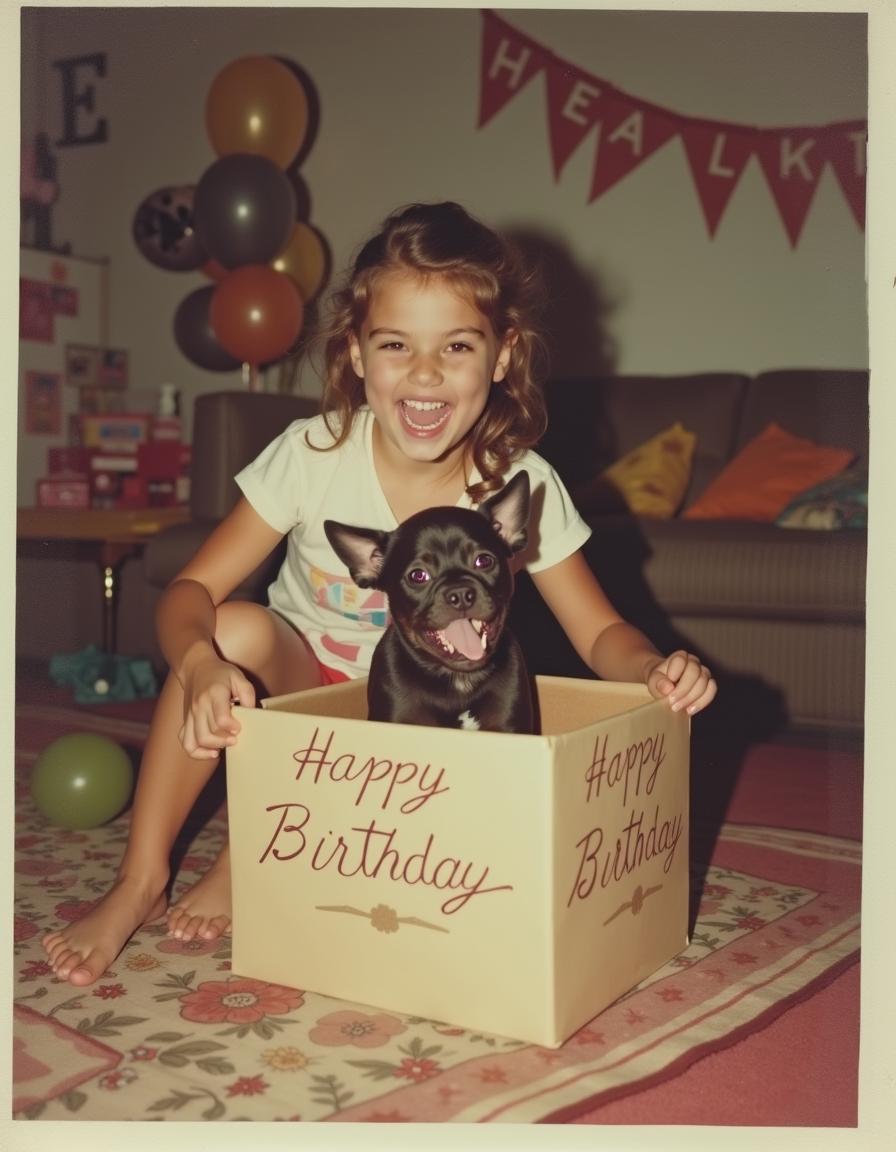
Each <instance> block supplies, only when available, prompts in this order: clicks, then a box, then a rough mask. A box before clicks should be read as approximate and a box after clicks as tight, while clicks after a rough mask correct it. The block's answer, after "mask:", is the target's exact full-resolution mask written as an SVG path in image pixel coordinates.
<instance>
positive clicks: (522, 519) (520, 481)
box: [479, 472, 529, 552]
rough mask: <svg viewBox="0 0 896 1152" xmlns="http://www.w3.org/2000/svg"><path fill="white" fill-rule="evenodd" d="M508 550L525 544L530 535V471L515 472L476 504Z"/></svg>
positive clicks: (522, 546)
mask: <svg viewBox="0 0 896 1152" xmlns="http://www.w3.org/2000/svg"><path fill="white" fill-rule="evenodd" d="M479 511H480V512H481V513H482V514H483V516H485V517H487V519H488V520H489V521H490V522H491V524H492V526H493V527H494V529H495V531H496V532H497V533H498V535H499V536H500V537H501V539H502V540H503V541H504V543H505V544H506V545H507V547H508V548H509V549H510V551H511V552H519V551H520V549H521V548H525V547H526V542H527V541H528V539H529V528H528V525H529V473H528V472H517V474H516V476H514V477H513V479H512V480H509V481H508V482H507V484H505V485H504V487H503V488H502V489H501V491H500V492H496V493H495V495H494V496H490V497H489V498H488V500H483V502H482V503H481V504H480V505H479Z"/></svg>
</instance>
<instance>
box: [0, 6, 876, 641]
mask: <svg viewBox="0 0 896 1152" xmlns="http://www.w3.org/2000/svg"><path fill="white" fill-rule="evenodd" d="M502 15H503V16H504V18H505V19H507V20H508V21H509V22H511V23H512V24H513V25H514V26H516V27H517V28H518V29H519V30H520V31H522V32H524V33H527V34H528V35H530V36H531V37H533V38H534V39H535V40H536V41H538V42H539V43H540V44H542V45H543V46H544V47H545V48H548V49H550V50H551V51H552V52H554V53H555V55H557V56H559V57H560V58H562V59H564V60H567V61H569V62H570V63H573V64H575V65H576V66H578V67H579V68H580V69H582V70H583V71H585V72H587V73H589V74H591V75H594V76H599V77H601V78H603V79H605V80H607V81H609V82H610V83H612V84H614V85H616V86H617V87H619V88H621V89H623V90H624V91H626V92H628V93H629V94H631V95H632V96H635V97H638V98H640V99H644V100H648V101H651V102H654V103H656V104H659V105H661V106H663V107H666V108H669V109H671V110H674V111H678V112H680V113H683V114H685V115H691V116H700V117H708V118H713V119H719V120H727V121H731V122H734V123H742V124H755V125H758V126H762V127H773V126H780V125H819V124H824V123H827V122H830V121H838V120H851V119H861V118H863V117H865V115H866V32H865V18H864V17H863V16H861V15H856V14H852V15H850V14H814V13H777V14H775V13H766V14H755V13H754V14H746V13H739V14H731V13H675V12H652V13H651V12H632V11H629V12H619V11H615V12H614V11H553V10H548V9H541V10H521V11H518V12H515V11H510V10H502ZM23 30H24V42H23V55H22V83H23V133H24V134H25V135H30V134H32V133H33V132H34V131H36V130H38V129H39V128H41V127H45V128H46V129H47V130H48V131H49V132H50V134H51V138H52V139H54V140H55V139H56V138H57V137H58V136H59V135H60V130H61V118H60V83H59V74H58V71H57V70H56V69H55V68H54V67H53V66H52V62H53V61H55V60H59V59H66V58H72V57H76V56H79V55H84V54H90V53H95V52H104V53H105V54H106V56H107V64H108V73H107V76H106V78H105V79H104V80H96V82H95V86H96V108H95V114H96V115H97V116H102V117H104V118H105V119H106V120H107V122H108V128H109V139H108V142H107V143H105V144H102V145H87V146H82V147H72V148H62V149H58V150H57V151H56V156H57V161H58V174H59V178H60V182H61V186H62V193H61V197H60V199H59V201H58V203H57V206H56V209H55V214H54V233H55V237H56V239H57V240H59V241H63V240H66V241H70V242H71V243H72V245H73V249H74V251H75V252H76V253H79V254H84V255H89V256H108V257H109V259H110V261H111V288H112V291H111V300H110V317H109V343H110V344H111V345H113V346H117V347H124V348H127V349H129V351H130V356H131V375H132V384H133V387H134V388H135V389H136V390H140V391H142V392H143V393H144V395H145V394H146V392H147V390H151V389H154V388H156V387H157V386H158V384H159V383H161V382H162V381H174V382H175V383H176V384H177V385H178V386H179V387H180V388H181V389H182V392H183V396H184V400H185V403H184V415H185V418H186V421H187V426H188V429H189V421H190V415H191V399H192V397H193V396H194V395H195V394H197V393H199V392H202V391H208V390H212V389H217V388H220V387H222V386H226V387H239V386H240V381H239V379H238V377H237V376H236V375H227V376H223V377H222V376H219V375H216V374H211V373H207V372H203V371H201V370H199V369H197V368H194V367H193V366H192V365H191V364H189V363H188V361H186V360H185V358H184V357H183V356H182V355H181V354H180V352H179V351H178V349H177V347H176V345H175V343H174V339H173V336H172V331H171V322H172V318H173V315H174V311H175V309H176V307H177V304H178V303H179V301H180V300H181V299H182V298H183V296H185V295H186V294H187V293H188V292H190V291H191V290H192V289H193V288H195V287H199V286H201V285H203V284H205V283H207V282H208V281H206V280H205V279H204V278H203V277H202V276H201V274H199V273H188V274H175V273H170V272H164V271H161V270H160V269H158V268H155V267H154V266H152V265H151V264H149V263H148V262H147V261H146V260H145V259H144V258H143V257H142V256H141V255H140V254H139V252H138V251H137V249H136V247H135V245H134V243H133V241H132V239H131V224H132V220H133V216H134V212H135V210H136V208H137V206H138V204H139V203H140V201H141V200H142V199H143V198H144V197H145V196H146V195H147V194H148V193H149V192H151V191H152V190H154V189H156V188H158V187H161V186H163V185H167V184H172V185H173V184H181V183H195V182H196V181H197V180H198V179H199V177H200V176H201V174H202V172H203V171H204V170H205V168H206V167H207V166H208V165H209V164H210V163H211V162H212V161H213V160H214V159H215V156H214V153H213V151H212V149H211V146H210V144H209V143H208V139H207V137H206V134H205V128H204V122H203V116H204V103H205V97H206V94H207V92H208V89H209V86H210V84H211V82H212V80H213V79H214V77H215V75H216V74H217V73H218V71H219V70H220V69H221V68H222V67H223V66H224V65H225V64H227V63H229V62H230V61H231V60H233V59H235V58H237V57H239V56H242V55H246V54H250V53H269V54H274V55H281V56H284V57H286V58H288V59H290V60H292V61H294V62H295V63H296V64H298V65H300V66H301V67H302V68H303V69H304V70H305V71H306V72H307V73H308V74H309V75H310V76H311V78H312V80H313V82H314V84H315V86H316V89H317V96H318V99H319V103H320V110H321V116H320V126H319V132H318V136H317V139H316V142H315V144H314V147H313V149H312V151H311V153H310V155H309V156H308V158H307V160H306V161H305V163H304V165H303V168H302V175H303V177H304V180H305V182H306V184H307V186H308V189H309V192H310V198H311V216H310V219H311V222H312V223H313V224H314V225H315V226H316V227H317V228H319V229H320V230H321V231H322V233H323V234H324V236H325V237H326V238H327V241H328V243H329V245H330V247H331V249H332V255H333V264H334V267H335V268H336V269H337V270H340V269H342V268H344V267H345V266H346V265H347V263H348V262H349V260H350V258H351V256H352V253H353V252H354V250H355V248H356V247H357V245H358V244H359V243H360V242H361V241H362V240H363V239H365V238H366V236H367V235H368V234H369V233H370V231H371V230H372V229H374V228H375V227H376V225H377V224H378V222H379V221H380V220H381V219H382V217H383V216H384V215H385V214H386V213H388V212H389V211H390V210H391V209H393V208H394V207H396V206H397V205H399V204H401V203H405V202H408V201H411V200H416V199H422V200H430V199H443V198H454V199H459V200H462V201H463V202H465V203H466V204H467V205H468V206H469V207H470V209H471V210H473V211H474V212H475V213H477V214H479V215H481V216H482V217H484V218H485V219H487V220H488V221H490V222H491V223H493V224H495V225H498V226H501V227H506V228H508V229H514V230H517V231H519V232H522V233H526V234H528V235H529V236H530V238H534V239H535V240H537V241H538V243H539V245H540V246H541V248H542V250H543V251H545V252H546V253H548V254H549V255H550V259H551V260H552V261H554V264H555V266H556V267H557V268H561V269H563V270H565V275H566V277H567V281H568V283H569V284H570V285H572V295H571V297H570V303H569V307H568V308H567V309H564V311H563V314H562V315H561V316H560V317H559V318H558V323H559V324H560V325H561V326H562V331H563V337H564V338H563V341H562V343H560V344H559V345H558V346H556V347H555V348H554V361H555V367H556V369H557V371H558V373H564V374H567V373H575V372H582V373H585V372H588V371H593V370H596V369H607V368H609V369H617V370H620V371H625V372H669V373H674V372H688V371H696V370H703V369H706V370H709V369H737V370H743V371H748V372H750V371H758V370H761V369H764V368H771V367H781V366H796V365H801V366H809V365H813V366H834V367H836V366H851V367H864V366H865V365H867V362H868V360H867V356H868V353H867V325H866V300H865V271H864V267H865V241H864V236H863V234H862V232H861V231H860V230H859V228H858V227H857V226H856V224H855V221H854V220H853V218H852V215H851V213H850V211H849V209H848V207H847V205H846V203H845V201H844V199H843V197H842V195H841V193H840V190H839V187H838V186H837V184H836V182H835V180H834V177H833V175H832V174H831V173H830V172H826V173H825V174H824V176H823V178H822V180H821V183H820V186H819V188H818V192H817V195H816V197H815V201H814V203H813V206H812V208H811V210H810V213H809V216H808V219H807V222H806V225H805V228H804V231H803V235H802V238H801V240H800V243H799V246H798V247H797V248H796V250H793V249H792V248H791V247H790V245H789V242H788V240H787V238H786V235H785V233H784V230H783V227H782V225H781V221H780V219H779V217H778V215H777V210H776V208H775V206H774V204H773V201H772V199H771V196H770V193H769V191H768V189H767V187H766V185H765V181H764V178H763V176H762V174H761V172H760V170H759V167H758V164H757V163H756V161H755V160H753V161H751V162H750V164H749V166H748V168H747V170H746V171H745V173H744V176H743V178H742V180H741V182H740V184H739V186H738V188H737V191H736V192H735V194H734V196H733V198H732V200H731V203H730V204H729V207H728V210H727V212H726V215H725V217H724V218H723V220H722V223H721V226H720V228H719V230H718V233H717V235H716V237H715V238H714V239H710V238H709V236H708V233H707V229H706V226H705V224H704V221H703V218H702V213H701V209H700V206H699V203H698V200H697V197H696V194H695V190H694V187H693V183H692V179H691V175H690V172H689V170H688V167H687V164H686V160H685V157H684V153H683V150H682V148H681V146H680V144H679V143H678V142H673V143H672V144H670V145H669V146H667V147H666V148H664V149H663V150H662V151H661V152H658V153H657V154H656V155H654V156H653V157H651V158H650V159H649V160H648V161H647V162H645V163H644V165H643V166H642V167H641V168H640V169H638V170H637V171H636V172H634V173H633V174H631V175H630V176H628V177H627V178H626V179H625V180H624V181H623V182H622V183H620V184H619V185H617V186H616V187H615V188H614V189H612V190H611V191H610V192H608V193H607V194H606V195H605V196H604V197H603V198H601V199H599V200H597V201H596V202H594V203H593V204H590V205H589V204H588V203H587V195H588V184H589V179H590V166H591V156H592V148H591V147H590V146H589V143H588V142H586V143H585V144H583V146H582V148H581V149H580V150H579V151H578V152H577V153H576V154H575V155H574V156H573V157H572V159H571V160H570V162H569V163H568V165H567V167H566V169H565V170H564V172H563V174H562V177H561V179H560V180H559V181H558V182H555V181H554V179H553V176H552V173H551V164H550V155H549V150H548V139H547V116H546V110H545V100H544V80H543V77H537V78H536V79H535V80H534V81H533V82H532V83H531V84H530V85H529V87H528V88H527V89H526V90H525V91H524V92H523V93H521V94H520V95H519V96H518V97H517V98H516V99H515V100H514V101H513V102H512V103H511V104H509V105H508V106H507V107H506V108H505V109H504V110H503V111H502V112H500V113H499V114H498V115H497V116H496V117H495V119H494V120H492V121H491V122H490V123H489V124H488V125H487V126H486V127H485V128H483V129H482V130H477V128H476V122H477V113H478V99H479V68H480V46H481V16H480V13H479V10H478V9H441V10H440V9H435V10H422V11H414V10H410V9H401V10H398V9H394V10H388V9H376V8H372V9H371V8H360V9H354V10H346V9H340V8H320V9H310V10H309V9H300V8H299V9H290V8H274V9H271V8H268V9H264V8H246V9H219V10H217V11H214V12H213V11H210V10H207V9H203V8H193V9H189V8H187V9H184V8H182V9H166V8H161V7H159V8H143V9H139V10H134V9H128V8H125V9H105V10H104V9H92V10H91V9H84V8H79V9H77V10H69V11H65V10H59V9H50V8H45V9H32V10H31V11H30V12H25V13H23ZM87 119H88V120H89V119H90V118H89V116H88V117H87ZM305 386H307V387H308V388H309V389H310V390H316V385H315V384H314V382H313V380H310V379H309V378H308V377H307V375H306V383H305ZM131 567H132V566H130V565H129V569H130V568H131ZM69 568H71V569H74V568H80V569H81V570H80V571H78V572H74V571H72V572H69V573H68V575H66V569H69ZM83 568H84V566H83V565H81V566H73V565H68V566H65V568H63V567H62V566H59V567H57V566H54V565H46V564H41V563H39V562H30V563H29V564H27V565H25V566H24V569H23V567H22V566H21V565H20V567H19V588H20V598H19V612H18V621H19V632H18V641H17V648H18V649H19V650H24V651H31V652H32V653H35V654H39V655H44V654H46V653H48V652H50V651H59V650H71V649H73V648H75V647H78V646H81V645H84V644H87V643H89V642H90V641H91V640H93V639H95V638H96V635H97V632H96V624H97V622H98V609H97V610H96V613H95V614H94V608H93V606H92V605H90V606H84V605H83V601H84V597H85V595H86V594H87V593H88V591H89V587H90V581H89V578H88V573H87V572H85V571H83ZM51 569H52V582H53V583H52V590H51V589H50V588H49V587H48V585H47V580H48V579H50V575H51V573H50V570H51ZM128 575H129V577H130V590H129V592H128V595H129V597H131V607H130V608H129V610H128V612H127V613H126V616H127V619H128V622H127V623H126V624H125V625H124V626H123V627H122V635H123V643H124V646H125V649H126V650H131V651H141V650H146V649H147V648H148V646H149V644H150V641H147V640H146V639H145V637H144V633H147V634H148V633H149V619H150V615H151V613H150V612H149V611H148V606H147V604H146V603H145V602H144V601H141V599H140V597H141V596H142V595H143V594H142V592H141V591H140V589H139V587H138V581H137V577H136V575H135V574H133V573H130V572H129V574H128ZM48 593H49V594H50V599H51V601H52V603H53V604H54V605H56V606H57V607H58V608H59V610H60V611H61V612H62V614H63V617H64V621H65V626H64V627H63V625H62V623H61V622H60V620H55V621H54V620H51V619H50V616H49V615H48V614H47V609H46V599H45V597H46V595H47V594H48ZM76 603H79V604H82V609H83V610H82V609H79V610H78V611H77V612H76V611H74V610H73V605H74V604H76ZM58 615H59V613H58V612H57V616H58ZM138 620H139V621H142V622H143V624H144V625H145V627H144V629H143V632H140V630H139V629H138V630H137V631H136V632H135V631H134V628H135V621H138Z"/></svg>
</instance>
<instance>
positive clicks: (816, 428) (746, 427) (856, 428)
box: [735, 368, 868, 465]
mask: <svg viewBox="0 0 896 1152" xmlns="http://www.w3.org/2000/svg"><path fill="white" fill-rule="evenodd" d="M773 420H774V421H776V422H777V423H778V424H780V425H781V427H782V428H786V429H787V431H788V432H792V433H793V434H794V435H796V436H806V437H808V438H809V439H810V440H814V441H816V443H818V444H831V445H833V446H835V447H837V448H848V449H849V450H850V451H851V452H852V454H853V455H854V456H855V457H856V462H857V463H858V464H861V465H867V463H868V372H867V371H866V370H858V369H852V370H847V369H843V370H841V369H833V368H831V369H801V368H789V369H779V370H776V371H773V372H761V373H759V374H758V375H757V376H756V377H755V379H754V380H752V381H751V383H750V386H749V388H748V389H747V390H746V393H745V395H744V403H743V409H742V411H741V417H740V425H739V428H738V434H737V443H736V445H735V447H736V448H738V449H739V448H742V447H743V446H744V445H745V444H747V443H749V441H750V440H752V439H753V437H754V436H757V435H758V434H759V433H760V432H761V431H762V429H763V428H765V426H766V425H767V424H769V423H770V422H771V421H773Z"/></svg>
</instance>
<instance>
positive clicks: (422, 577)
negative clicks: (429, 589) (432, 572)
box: [407, 568, 429, 584]
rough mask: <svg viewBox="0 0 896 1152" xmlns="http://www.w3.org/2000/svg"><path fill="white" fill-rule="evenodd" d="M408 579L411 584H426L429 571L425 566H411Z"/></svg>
mask: <svg viewBox="0 0 896 1152" xmlns="http://www.w3.org/2000/svg"><path fill="white" fill-rule="evenodd" d="M407 580H408V582H409V583H410V584H425V583H426V582H427V581H428V580H429V573H428V572H427V571H426V569H425V568H411V569H410V571H409V572H408V574H407Z"/></svg>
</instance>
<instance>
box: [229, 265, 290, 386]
mask: <svg viewBox="0 0 896 1152" xmlns="http://www.w3.org/2000/svg"><path fill="white" fill-rule="evenodd" d="M212 291H213V295H212V302H211V306H210V308H209V318H210V319H211V325H212V329H213V331H214V333H215V335H216V336H217V338H218V341H219V343H220V344H221V347H222V348H224V349H226V351H228V352H229V353H230V354H231V356H236V357H237V358H238V359H240V360H244V361H245V362H246V363H247V364H265V363H269V362H271V361H274V360H279V359H280V357H281V356H283V355H285V354H286V353H287V352H288V351H289V349H290V348H291V347H292V345H293V343H294V342H295V340H296V338H297V337H298V335H299V333H300V332H301V330H302V320H303V317H304V309H303V307H302V298H301V296H300V295H299V290H298V288H296V286H295V284H294V283H293V282H292V280H290V278H289V277H288V276H284V275H283V273H282V272H275V271H274V269H273V268H271V267H269V266H268V265H266V264H249V265H247V266H246V267H244V268H237V269H236V270H235V271H234V272H231V273H230V275H229V276H227V277H225V278H224V279H223V280H222V281H221V283H220V284H218V285H217V286H216V287H215V288H213V289H212Z"/></svg>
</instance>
